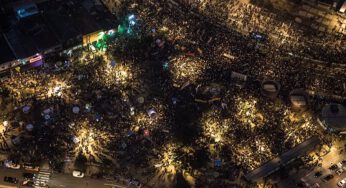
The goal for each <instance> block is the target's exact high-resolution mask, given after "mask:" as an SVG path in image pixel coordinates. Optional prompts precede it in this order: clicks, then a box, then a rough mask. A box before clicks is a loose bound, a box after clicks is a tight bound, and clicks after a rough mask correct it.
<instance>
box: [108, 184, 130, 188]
mask: <svg viewBox="0 0 346 188" xmlns="http://www.w3.org/2000/svg"><path fill="white" fill-rule="evenodd" d="M104 185H105V186H112V187H119V188H127V187H124V186H121V185H116V184H110V183H105V184H104Z"/></svg>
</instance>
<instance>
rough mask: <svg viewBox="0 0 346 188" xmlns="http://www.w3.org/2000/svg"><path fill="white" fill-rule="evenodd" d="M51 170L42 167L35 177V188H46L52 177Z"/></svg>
mask: <svg viewBox="0 0 346 188" xmlns="http://www.w3.org/2000/svg"><path fill="white" fill-rule="evenodd" d="M50 174H51V172H50V170H49V169H41V170H40V172H39V173H38V175H37V178H36V179H35V186H34V187H35V188H46V187H47V186H46V185H47V183H48V181H49V179H50Z"/></svg>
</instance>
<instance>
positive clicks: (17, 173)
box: [0, 167, 127, 188]
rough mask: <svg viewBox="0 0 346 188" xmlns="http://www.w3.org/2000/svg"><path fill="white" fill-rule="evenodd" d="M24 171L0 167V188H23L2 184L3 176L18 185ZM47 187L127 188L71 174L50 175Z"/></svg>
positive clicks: (22, 187) (21, 187)
mask: <svg viewBox="0 0 346 188" xmlns="http://www.w3.org/2000/svg"><path fill="white" fill-rule="evenodd" d="M23 172H24V170H22V169H19V170H14V169H7V168H4V167H0V188H18V187H20V188H24V186H20V184H19V183H18V184H11V183H7V182H4V181H3V180H4V177H5V176H10V177H15V178H17V179H19V181H20V183H21V182H22V181H23V177H22V173H23ZM48 185H49V187H50V188H64V187H65V188H71V187H73V188H94V187H97V188H112V187H114V188H126V187H127V186H124V185H120V184H115V182H111V181H107V180H99V179H91V178H88V177H84V178H75V177H73V176H72V174H52V176H51V178H50V180H49V182H48Z"/></svg>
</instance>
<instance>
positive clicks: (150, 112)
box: [147, 108, 156, 118]
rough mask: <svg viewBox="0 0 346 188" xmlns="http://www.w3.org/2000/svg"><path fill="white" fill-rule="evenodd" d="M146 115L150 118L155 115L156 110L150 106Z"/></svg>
mask: <svg viewBox="0 0 346 188" xmlns="http://www.w3.org/2000/svg"><path fill="white" fill-rule="evenodd" d="M147 113H148V116H149V117H151V118H154V117H155V116H156V111H155V109H154V108H150V109H149V110H148V111H147Z"/></svg>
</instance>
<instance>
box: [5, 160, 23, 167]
mask: <svg viewBox="0 0 346 188" xmlns="http://www.w3.org/2000/svg"><path fill="white" fill-rule="evenodd" d="M4 165H5V167H6V168H12V169H20V165H19V164H15V163H13V162H12V161H10V160H5V161H4Z"/></svg>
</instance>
